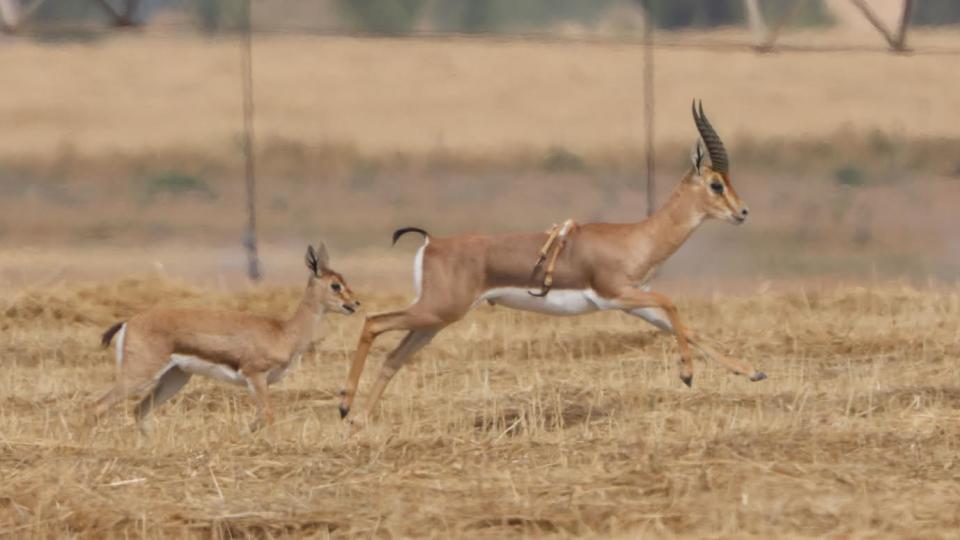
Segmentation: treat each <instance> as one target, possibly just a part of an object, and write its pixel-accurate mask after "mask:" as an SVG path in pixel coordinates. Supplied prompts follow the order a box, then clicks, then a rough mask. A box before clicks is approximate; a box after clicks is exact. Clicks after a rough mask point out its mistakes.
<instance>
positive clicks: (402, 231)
mask: <svg viewBox="0 0 960 540" xmlns="http://www.w3.org/2000/svg"><path fill="white" fill-rule="evenodd" d="M408 232H415V233H420V234H422V235H423V237H424V238H429V237H430V233H428V232H427V231H425V230H423V229H421V228H420V227H404V228H402V229H397V230H395V231H393V244H394V245H396V243H397V240H399V239H400V237H401V236H403V235H405V234H407V233H408Z"/></svg>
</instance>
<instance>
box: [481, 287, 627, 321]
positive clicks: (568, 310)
mask: <svg viewBox="0 0 960 540" xmlns="http://www.w3.org/2000/svg"><path fill="white" fill-rule="evenodd" d="M481 301H489V302H492V303H493V304H494V305H498V306H505V307H508V308H512V309H520V310H523V311H535V312H537V313H546V314H548V315H581V314H583V313H592V312H594V311H601V310H607V309H620V308H619V307H618V306H617V304H616V302H612V301H610V300H607V299H605V298H602V297H601V296H600V295H599V294H597V292H596V291H594V290H593V289H555V290H552V291H550V292H549V293H547V295H546V296H533V295H531V294H530V292H529V289H523V288H519V287H502V288H497V289H490V290H488V291H486V292H485V293H483V295H481V296H480V299H479V300H478V302H481Z"/></svg>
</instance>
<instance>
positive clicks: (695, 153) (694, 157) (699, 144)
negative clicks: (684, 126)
mask: <svg viewBox="0 0 960 540" xmlns="http://www.w3.org/2000/svg"><path fill="white" fill-rule="evenodd" d="M705 155H706V149H705V148H704V147H703V140H702V139H700V138H699V137H698V138H697V141H696V142H695V143H693V148H692V149H691V150H690V163H692V164H693V169H694V170H695V171H696V172H697V174H699V173H700V167H701V166H702V165H703V158H704V156H705Z"/></svg>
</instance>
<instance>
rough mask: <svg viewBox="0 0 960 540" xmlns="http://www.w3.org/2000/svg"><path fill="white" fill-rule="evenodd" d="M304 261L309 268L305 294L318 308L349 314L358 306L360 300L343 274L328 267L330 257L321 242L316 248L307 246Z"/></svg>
mask: <svg viewBox="0 0 960 540" xmlns="http://www.w3.org/2000/svg"><path fill="white" fill-rule="evenodd" d="M304 261H305V262H306V264H307V268H308V269H309V270H310V281H308V282H307V294H308V295H310V296H311V298H312V300H313V301H314V305H315V306H317V308H318V309H324V310H326V311H334V312H336V313H342V314H344V315H350V314H351V313H353V312H355V311H356V310H357V308H358V307H360V301H359V300H357V299H355V298H354V296H353V291H352V290H350V287H349V286H347V282H346V281H344V279H343V276H341V275H340V274H338V273H336V272H334V271H333V270H332V269H331V268H330V266H329V263H330V257H329V256H328V255H327V247H326V246H324V245H323V242H321V243H320V244H319V246H318V247H317V248H316V249H314V247H313V246H307V255H306V257H305V259H304Z"/></svg>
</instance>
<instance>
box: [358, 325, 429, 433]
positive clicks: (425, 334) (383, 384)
mask: <svg viewBox="0 0 960 540" xmlns="http://www.w3.org/2000/svg"><path fill="white" fill-rule="evenodd" d="M439 331H440V328H435V329H429V330H411V331H410V332H409V333H407V335H406V336H404V338H403V340H402V341H401V342H400V344H399V345H397V347H396V348H395V349H394V350H393V351H392V352H391V353H390V354H389V355H388V356H387V359H386V360H384V362H383V367H381V368H380V376H379V377H377V382H376V384H374V386H373V390H372V391H371V392H370V398H369V401H367V406H366V407H364V409H365V413H366V414H365V416H367V417H370V416H371V415H372V414H373V408H374V407H376V405H377V402H379V401H380V397H381V396H383V391H384V390H386V388H387V384H389V383H390V379H392V378H393V376H394V375H395V374H396V373H397V371H399V370H400V368H401V367H403V366H404V364H406V363H407V361H408V360H409V359H410V357H411V356H413V355H414V354H416V353H417V351H419V350H420V349H422V348H424V347H426V345H427V344H428V343H430V340H432V339H433V337H434V336H436V335H437V332H439Z"/></svg>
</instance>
